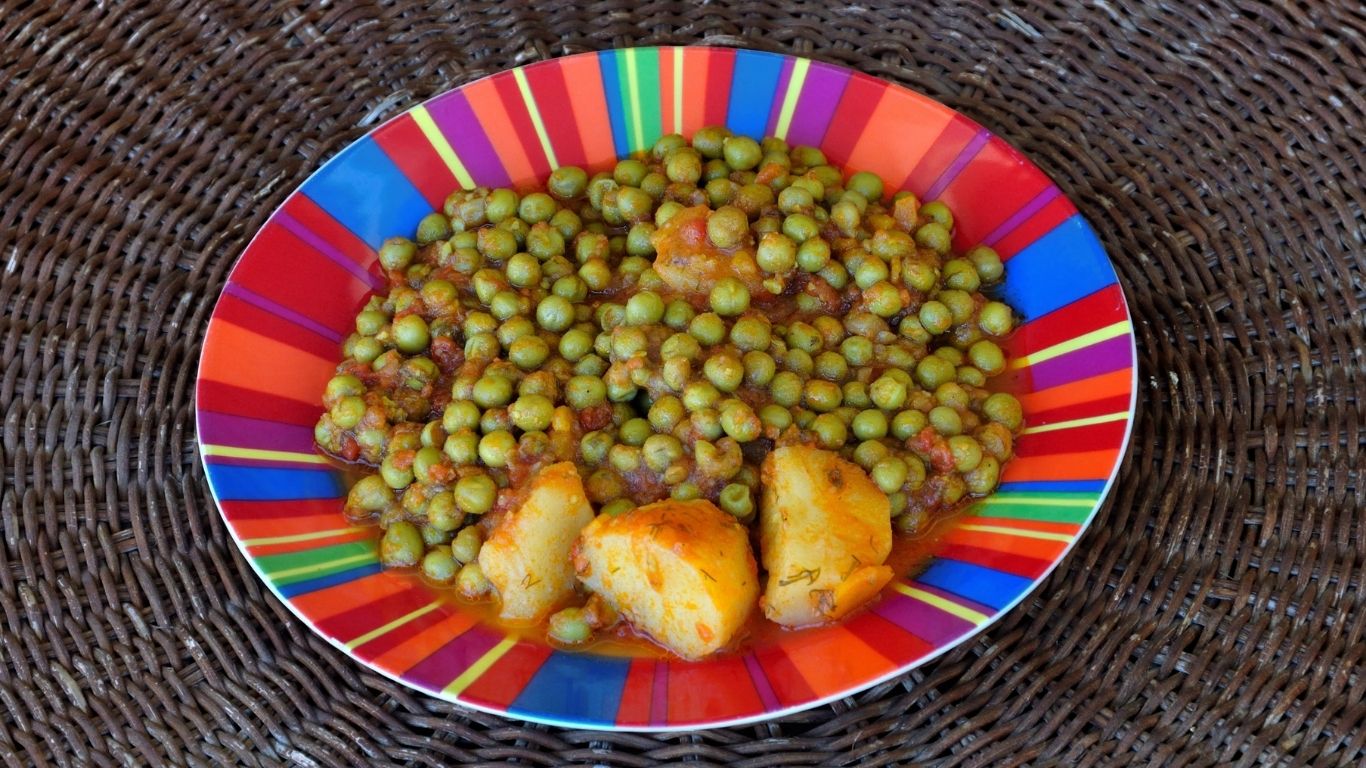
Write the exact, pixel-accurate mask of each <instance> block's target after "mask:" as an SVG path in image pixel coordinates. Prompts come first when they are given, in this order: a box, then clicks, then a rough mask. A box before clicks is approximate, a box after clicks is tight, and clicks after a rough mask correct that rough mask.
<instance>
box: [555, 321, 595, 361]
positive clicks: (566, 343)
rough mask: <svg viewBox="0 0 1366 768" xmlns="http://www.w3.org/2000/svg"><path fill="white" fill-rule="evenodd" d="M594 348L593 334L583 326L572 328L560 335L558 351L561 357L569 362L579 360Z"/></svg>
mask: <svg viewBox="0 0 1366 768" xmlns="http://www.w3.org/2000/svg"><path fill="white" fill-rule="evenodd" d="M592 350H593V336H592V335H591V334H589V333H588V332H587V331H585V330H583V329H582V328H571V329H570V330H568V331H566V332H565V334H564V335H563V336H561V337H560V342H559V346H558V351H559V353H560V357H563V358H564V359H565V360H568V361H569V362H571V363H573V362H578V361H579V360H580V359H582V358H583V356H584V355H586V354H588V353H589V352H591V351H592Z"/></svg>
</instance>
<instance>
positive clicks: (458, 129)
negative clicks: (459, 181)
mask: <svg viewBox="0 0 1366 768" xmlns="http://www.w3.org/2000/svg"><path fill="white" fill-rule="evenodd" d="M427 113H428V114H430V115H431V116H432V121H433V122H435V123H436V125H437V127H438V128H440V129H441V134H442V135H443V136H445V137H446V141H448V142H450V145H451V147H452V148H454V149H455V152H456V154H457V155H459V156H460V162H461V163H463V164H464V166H465V170H467V171H469V172H470V176H471V177H472V178H473V179H474V183H475V184H480V185H483V186H487V187H506V186H510V185H511V184H512V180H511V179H509V178H508V174H507V171H505V170H503V161H501V160H499V159H498V153H497V152H495V151H494V149H493V144H492V143H491V142H490V141H489V137H488V135H487V134H486V133H484V127H483V126H482V125H480V123H479V118H478V117H477V116H476V115H475V114H474V108H473V107H471V106H470V101H469V99H468V98H466V97H465V94H463V93H461V92H460V91H455V92H453V93H450V94H448V95H446V96H443V97H442V98H440V99H437V100H436V101H434V102H432V103H430V104H428V105H427Z"/></svg>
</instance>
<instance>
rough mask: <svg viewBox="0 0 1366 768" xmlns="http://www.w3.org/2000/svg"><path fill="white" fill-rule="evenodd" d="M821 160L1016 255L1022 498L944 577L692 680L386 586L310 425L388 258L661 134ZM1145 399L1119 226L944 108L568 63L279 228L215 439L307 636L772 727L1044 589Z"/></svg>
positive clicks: (417, 669)
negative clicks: (1111, 229)
mask: <svg viewBox="0 0 1366 768" xmlns="http://www.w3.org/2000/svg"><path fill="white" fill-rule="evenodd" d="M718 123H724V124H725V125H727V126H729V127H730V128H731V129H732V130H734V131H736V132H739V133H744V134H748V135H750V136H754V137H756V138H757V137H761V136H763V135H766V134H773V135H777V136H781V137H784V138H786V139H787V140H788V141H789V142H790V143H792V144H794V145H796V144H811V145H815V146H818V147H820V148H821V149H823V150H824V151H825V154H826V155H827V156H828V157H829V158H830V159H831V161H832V162H834V163H837V164H839V165H842V166H846V167H848V168H851V169H867V170H872V171H876V172H877V173H879V174H880V175H881V176H882V178H884V179H886V180H888V182H889V184H894V185H896V186H897V187H899V188H904V189H910V190H912V191H913V192H915V193H916V194H917V195H919V196H920V197H921V198H922V199H926V200H929V199H934V198H938V199H940V200H944V201H945V202H947V203H948V204H949V205H950V206H951V207H952V208H953V210H954V211H955V212H957V214H958V225H957V227H958V229H957V235H956V243H955V245H956V246H957V247H958V248H966V247H968V246H972V245H974V244H977V243H987V244H989V245H991V246H993V247H994V248H995V249H996V250H997V251H999V252H1000V253H1001V256H1002V257H1003V258H1005V259H1006V260H1007V262H1006V275H1007V279H1006V284H1005V288H1004V294H1005V298H1006V300H1007V301H1009V303H1010V304H1011V305H1012V306H1014V307H1015V308H1016V310H1018V311H1019V312H1020V313H1022V314H1023V315H1024V317H1025V319H1026V322H1025V323H1024V325H1023V327H1022V328H1021V329H1020V330H1019V332H1018V333H1016V334H1015V335H1014V337H1013V338H1012V339H1011V341H1010V343H1009V345H1008V346H1009V348H1008V350H1007V351H1008V353H1009V354H1010V355H1011V356H1012V358H1013V363H1012V368H1011V371H1010V373H1009V378H1010V381H1011V386H1012V387H1013V388H1014V391H1015V392H1016V393H1017V394H1018V395H1019V396H1020V399H1021V401H1022V402H1023V404H1024V408H1025V412H1026V415H1027V419H1028V428H1027V429H1026V431H1025V434H1024V435H1023V436H1022V437H1020V439H1019V441H1018V446H1017V447H1018V457H1017V458H1016V459H1014V460H1013V461H1012V462H1011V463H1010V465H1009V467H1008V469H1007V471H1006V473H1005V477H1004V479H1003V483H1002V485H1001V489H1000V491H999V492H998V493H997V494H995V495H994V496H992V497H990V498H988V499H986V500H985V501H982V502H980V503H978V504H977V505H976V506H975V507H973V508H972V509H971V510H970V512H969V513H968V514H967V515H966V516H964V517H963V518H961V519H960V520H959V521H958V522H957V523H956V524H954V525H953V527H952V530H950V531H949V532H947V533H946V534H945V535H944V536H943V538H942V540H941V541H940V543H939V544H938V545H937V549H936V551H935V552H934V555H933V557H932V559H931V560H930V562H929V564H928V566H927V567H926V568H925V569H924V570H923V571H921V572H919V573H917V574H916V575H914V577H913V578H911V577H908V578H905V579H903V580H900V581H898V582H896V583H894V584H892V585H891V586H889V587H888V588H887V590H886V591H885V593H884V594H883V595H882V596H881V598H880V600H879V601H878V602H877V603H876V604H875V605H874V606H873V607H872V608H871V610H867V611H864V612H862V613H860V614H858V615H857V616H855V617H853V618H851V619H850V620H848V621H846V622H844V623H843V624H841V625H839V626H834V627H829V628H825V629H820V630H814V631H804V632H800V633H789V634H784V635H781V636H780V637H779V638H778V639H776V640H773V641H766V642H763V643H758V644H756V645H754V646H752V647H748V648H746V649H744V652H743V653H739V654H734V655H729V656H724V657H721V658H715V659H710V660H707V661H703V662H700V663H685V662H681V661H675V660H657V659H655V658H625V657H615V656H606V655H595V654H593V653H567V652H564V651H559V650H555V649H553V648H550V647H547V646H546V645H544V644H542V643H540V642H537V641H535V640H532V639H530V638H524V637H519V636H517V635H515V634H507V633H505V632H504V631H502V630H500V629H498V628H497V627H494V626H490V625H488V624H485V623H481V622H480V621H479V620H478V619H477V618H476V617H474V616H471V615H469V614H468V613H465V612H462V610H461V609H460V607H459V606H458V605H457V604H456V603H453V602H449V601H444V600H442V599H439V598H438V596H437V595H436V594H435V593H434V592H433V591H432V590H431V589H429V588H428V587H426V586H424V585H423V584H422V583H420V582H419V581H418V580H417V579H416V578H414V577H410V576H408V575H404V574H398V573H391V572H385V571H382V570H381V569H380V566H379V563H378V562H377V558H376V542H377V532H376V530H375V529H373V528H370V527H356V526H354V525H352V524H350V523H348V522H347V520H346V519H345V518H344V517H343V516H342V514H341V497H342V496H343V494H344V485H343V478H342V476H341V475H340V474H339V473H338V472H337V471H336V470H334V469H332V468H331V467H330V466H329V465H328V464H327V462H326V461H325V460H324V459H323V457H321V456H320V455H318V454H317V453H316V452H315V450H314V446H313V437H312V426H313V424H314V422H315V421H316V420H317V418H318V416H319V414H320V413H321V405H320V404H319V397H320V393H321V392H322V388H323V384H324V383H325V382H326V381H327V379H328V378H329V376H330V375H331V373H332V371H333V367H334V366H335V365H336V363H337V361H338V359H339V356H340V352H339V345H340V343H341V341H342V338H343V337H344V336H345V335H346V334H347V333H348V332H349V330H350V328H351V324H352V322H353V318H354V317H355V314H356V312H357V310H358V308H359V306H360V305H361V304H362V303H363V302H364V301H365V299H366V298H367V296H368V295H369V294H370V293H371V292H372V291H375V290H377V289H379V288H380V287H381V285H382V282H381V279H380V271H379V269H378V268H377V265H376V256H375V249H376V248H377V247H378V246H379V244H380V242H381V241H382V240H383V239H384V238H385V237H388V236H391V235H394V234H398V233H409V232H411V231H413V229H414V227H415V225H416V223H417V221H418V219H419V218H421V217H422V216H423V215H424V214H426V213H428V212H430V211H431V210H433V209H439V208H440V207H441V203H442V201H443V200H444V198H445V197H446V195H447V194H448V193H449V192H450V191H451V190H453V189H455V188H456V187H458V186H464V187H470V186H473V185H476V184H480V185H487V186H500V185H531V184H535V183H537V182H538V181H539V180H541V179H543V178H544V177H545V176H546V175H547V174H548V173H549V172H550V170H551V169H552V168H554V167H556V166H558V165H569V164H572V165H582V166H586V167H589V168H592V169H595V170H596V169H602V168H607V167H610V164H611V163H612V162H614V161H615V159H616V158H619V157H622V156H624V155H626V154H628V153H630V152H634V151H637V150H641V149H645V148H647V147H649V146H650V145H651V144H652V143H653V142H654V140H655V139H656V138H657V137H658V136H660V135H661V134H663V133H683V134H685V135H686V134H691V133H692V132H693V131H694V130H696V129H698V128H700V127H702V126H704V125H711V124H718ZM1134 393H1135V357H1134V345H1133V333H1132V329H1131V326H1130V323H1129V313H1128V310H1127V308H1126V306H1125V303H1124V295H1123V293H1122V291H1121V290H1120V286H1119V284H1118V283H1117V281H1116V278H1115V272H1114V270H1113V268H1112V267H1111V265H1110V263H1109V261H1108V260H1107V259H1106V256H1105V252H1104V251H1103V250H1102V248H1101V245H1100V243H1099V241H1098V240H1097V239H1096V236H1095V234H1094V233H1093V232H1092V231H1091V229H1090V227H1088V226H1087V224H1086V222H1085V221H1084V220H1083V219H1082V217H1081V216H1080V215H1079V214H1078V213H1077V210H1076V208H1074V207H1073V206H1072V204H1071V203H1070V202H1068V200H1067V199H1066V198H1065V197H1064V196H1063V195H1062V194H1061V193H1060V192H1059V191H1058V188H1057V187H1056V186H1054V185H1053V184H1052V182H1050V181H1049V179H1048V178H1047V177H1046V176H1044V174H1043V173H1041V172H1040V171H1039V170H1038V169H1037V168H1035V167H1034V166H1033V165H1031V164H1030V163H1029V162H1028V161H1027V160H1025V159H1024V158H1023V157H1021V156H1020V154H1019V153H1017V152H1016V151H1015V150H1014V149H1011V148H1010V147H1009V146H1008V145H1007V144H1006V143H1005V142H1003V141H1001V140H1000V139H998V138H996V137H995V136H992V135H991V134H990V133H989V132H987V131H986V130H985V129H984V128H982V127H981V126H979V125H977V124H976V123H974V122H972V121H971V120H969V119H967V118H965V117H963V116H962V115H959V114H957V113H955V112H954V111H953V110H951V109H948V108H947V107H944V106H943V105H941V104H938V103H936V102H934V101H932V100H930V99H928V98H926V97H924V96H921V95H920V94H917V93H913V92H911V91H908V90H906V89H905V88H901V87H898V86H895V85H889V84H888V83H885V82H882V81H880V80H876V79H874V78H872V77H868V76H867V75H863V74H860V73H858V72H852V71H850V70H847V69H843V68H840V67H836V66H831V65H829V64H822V63H819V62H813V61H808V60H806V59H798V58H792V57H789V56H778V55H774V54H770V53H758V52H754V51H742V50H733V49H727V48H638V49H630V50H617V51H606V52H602V53H596V54H583V55H578V56H569V57H566V58H562V59H556V60H553V61H545V62H540V63H537V64H532V65H530V66H526V67H522V68H519V69H515V70H512V71H510V72H503V73H500V74H497V75H494V76H492V77H488V78H485V79H483V80H479V81H477V82H474V83H470V84H469V85H466V86H464V87H462V88H458V89H456V90H454V91H451V92H449V93H446V94H443V95H441V96H438V97H436V98H435V99H432V100H431V101H428V102H427V103H425V104H422V105H421V106H417V107H414V108H413V109H411V110H409V111H407V112H405V113H403V114H401V115H398V116H397V117H395V118H393V119H392V120H389V121H388V122H386V123H385V124H383V125H381V126H380V127H378V128H376V129H375V130H374V131H372V132H371V133H370V134H369V135H367V136H365V137H364V138H362V139H360V140H359V141H357V142H355V143H354V144H352V145H351V146H349V147H347V148H346V149H345V150H344V151H343V152H341V153H340V154H339V155H337V156H336V157H334V158H332V160H330V161H329V162H328V163H327V164H326V165H324V166H323V167H322V168H321V169H319V170H318V171H317V172H316V173H314V174H313V175H312V176H311V177H310V178H309V179H308V181H306V182H304V184H303V186H302V187H301V188H299V189H298V190H297V191H296V192H294V194H292V195H290V197H289V198H288V199H287V200H286V201H285V203H284V205H282V206H281V207H280V209H279V210H277V211H276V212H275V213H274V215H272V216H271V218H270V220H269V221H268V222H267V223H266V225H265V227H263V228H262V229H261V231H260V232H259V233H258V234H257V235H256V237H255V239H254V240H252V242H251V244H250V245H249V246H248V247H247V250H246V252H245V253H244V254H243V255H242V258H241V260H240V261H239V262H238V264H237V265H236V267H235V268H234V269H233V271H232V274H231V276H230V277H229V279H228V283H227V287H226V288H225V289H224V291H223V295H222V297H221V298H220V300H219V302H218V306H217V308H216V309H215V310H214V314H213V318H212V320H211V321H210V323H209V329H208V334H207V337H206V338H205V341H204V353H203V357H202V358H201V360H200V369H199V381H198V389H197V400H196V414H197V417H198V428H199V448H200V453H201V455H202V456H203V459H204V465H205V471H206V473H207V475H208V479H209V485H210V487H211V488H212V490H213V495H214V497H215V498H216V499H217V501H218V506H219V509H220V510H221V511H222V513H223V517H224V519H225V520H226V521H227V524H228V529H229V530H230V531H231V532H232V535H233V537H234V538H235V539H236V541H237V543H238V545H239V546H240V547H241V549H242V552H243V554H245V555H246V557H247V560H248V561H249V562H250V563H251V564H252V566H253V567H254V568H255V569H256V571H257V572H258V573H259V574H260V575H261V578H262V579H263V580H264V581H265V583H266V584H267V585H269V586H270V588H271V590H272V591H274V592H275V594H276V595H277V596H278V597H279V598H280V599H281V600H283V601H284V602H285V604H286V605H288V606H289V607H290V608H291V609H292V610H293V611H294V613H296V614H297V615H298V616H299V618H301V619H302V620H304V621H305V622H307V623H308V624H309V626H311V627H313V629H314V630H315V631H317V632H318V633H319V634H321V635H322V636H323V637H325V638H327V639H328V640H329V641H331V642H332V643H333V644H334V645H336V646H337V647H338V648H340V649H342V650H343V651H345V652H346V653H348V654H350V655H351V656H353V657H355V658H356V660H358V661H359V662H360V663H362V664H365V665H367V666H369V667H371V668H373V669H375V670H377V671H379V672H381V673H383V674H385V675H387V676H389V677H391V678H393V679H395V680H398V681H400V682H402V683H405V684H407V685H409V686H412V687H414V688H417V689H420V690H422V691H425V692H427V693H430V694H432V695H435V696H439V697H441V698H443V699H447V700H450V701H454V702H458V703H460V704H464V705H467V706H470V707H474V708H476V709H481V710H486V711H490V712H497V713H506V714H508V715H512V716H515V717H520V718H524V719H527V720H536V721H540V722H545V723H553V724H557V725H565V726H573V727H585V728H603V729H625V730H629V729H639V730H665V729H683V728H696V727H702V726H715V725H721V724H734V723H742V722H747V721H753V720H760V719H763V718H769V717H774V716H777V715H780V714H783V713H785V712H792V711H795V710H799V709H803V708H806V707H811V706H814V705H816V704H820V703H822V702H826V701H830V700H832V699H836V698H839V697H842V696H846V695H849V694H851V693H854V692H855V691H858V690H860V689H863V688H866V687H868V686H870V685H873V684H875V683H877V682H880V681H883V680H886V679H889V678H892V677H895V676H896V675H900V674H902V673H904V672H906V671H907V670H909V669H911V668H912V667H915V666H916V665H919V664H923V663H925V662H926V661H928V660H930V659H932V658H934V657H936V656H938V655H939V654H941V653H944V652H945V651H946V650H948V649H950V648H952V647H953V646H955V645H957V644H958V643H961V642H963V641H964V640H965V639H967V638H969V637H971V636H972V635H974V634H976V633H977V632H980V631H981V630H982V629H983V628H985V627H986V626H987V625H989V624H990V623H991V622H992V621H994V620H995V619H996V618H997V617H999V616H1000V615H1001V614H1002V613H1003V612H1005V611H1007V610H1009V609H1010V608H1011V607H1012V606H1014V605H1015V604H1016V603H1018V602H1020V600H1022V599H1023V598H1024V597H1025V595H1027V594H1029V592H1030V590H1032V589H1033V588H1034V587H1035V586H1037V585H1038V584H1039V582H1040V581H1041V580H1042V579H1043V578H1044V577H1045V576H1046V575H1047V574H1048V573H1049V572H1050V571H1052V570H1053V568H1054V567H1055V566H1057V564H1058V562H1059V561H1060V560H1061V559H1062V558H1063V557H1064V556H1065V555H1066V554H1067V551H1068V550H1069V549H1070V548H1071V547H1072V545H1073V543H1075V541H1076V539H1077V537H1078V536H1080V535H1081V532H1082V531H1083V530H1084V529H1085V528H1086V525H1087V523H1088V522H1089V521H1090V520H1091V518H1092V517H1093V516H1094V514H1095V511H1096V509H1097V507H1098V506H1099V505H1100V503H1101V500H1102V498H1103V497H1104V496H1105V493H1106V491H1107V490H1108V488H1109V486H1110V483H1111V482H1112V481H1113V479H1114V476H1115V473H1116V471H1117V469H1118V467H1119V463H1120V459H1121V457H1122V454H1123V451H1124V447H1125V445H1126V444H1127V442H1128V434H1129V427H1130V424H1131V423H1132V415H1133V407H1134Z"/></svg>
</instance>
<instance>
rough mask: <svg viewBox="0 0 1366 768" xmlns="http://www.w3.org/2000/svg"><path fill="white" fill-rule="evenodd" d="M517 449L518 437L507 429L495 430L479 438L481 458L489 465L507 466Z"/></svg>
mask: <svg viewBox="0 0 1366 768" xmlns="http://www.w3.org/2000/svg"><path fill="white" fill-rule="evenodd" d="M515 450H517V439H516V438H514V437H513V436H512V433H511V432H508V431H507V430H505V429H498V430H494V431H492V432H490V433H488V434H486V435H484V436H483V437H481V438H480V439H479V460H480V461H482V462H484V465H485V466H489V467H506V466H507V465H508V461H509V460H510V459H511V458H512V452H513V451H515Z"/></svg>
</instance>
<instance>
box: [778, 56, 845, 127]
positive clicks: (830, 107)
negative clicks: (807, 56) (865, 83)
mask: <svg viewBox="0 0 1366 768" xmlns="http://www.w3.org/2000/svg"><path fill="white" fill-rule="evenodd" d="M852 74H853V73H852V72H851V71H850V70H847V69H842V68H837V67H832V66H829V65H827V64H820V63H817V62H814V61H813V62H811V66H810V68H808V69H807V70H806V80H805V81H803V82H802V92H801V96H800V97H799V98H798V99H797V108H796V109H795V110H793V112H792V125H790V126H788V129H787V143H788V144H791V145H793V146H796V145H798V144H809V145H811V146H813V147H815V146H819V145H820V143H821V140H822V139H824V138H825V129H826V128H828V127H829V126H830V118H831V117H832V116H833V115H834V114H835V108H836V107H838V106H839V103H840V96H843V95H844V87H845V86H846V85H848V84H849V77H850V75H852Z"/></svg>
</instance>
